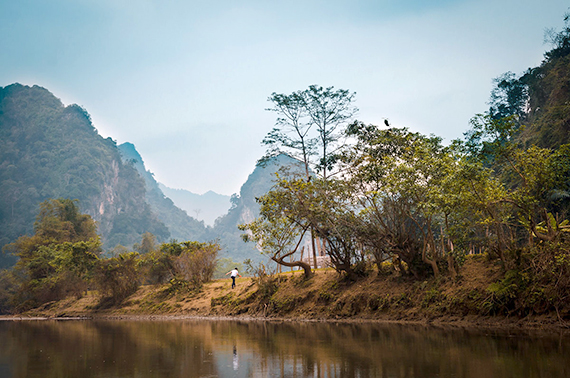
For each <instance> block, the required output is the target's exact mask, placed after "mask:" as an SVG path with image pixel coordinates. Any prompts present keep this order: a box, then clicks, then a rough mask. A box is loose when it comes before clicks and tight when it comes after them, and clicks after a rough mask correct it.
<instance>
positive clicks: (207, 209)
mask: <svg viewBox="0 0 570 378" xmlns="http://www.w3.org/2000/svg"><path fill="white" fill-rule="evenodd" d="M158 187H159V188H160V189H161V190H162V192H163V193H164V194H165V195H166V196H167V197H168V198H170V199H171V200H172V202H174V204H175V205H176V206H178V207H179V208H181V209H182V210H185V211H186V213H188V215H190V216H192V217H194V218H196V219H198V220H202V221H204V223H206V224H207V225H208V226H213V225H214V222H215V220H216V219H217V218H218V217H220V216H222V215H225V214H226V213H227V212H228V209H229V208H230V205H231V203H230V196H225V195H223V194H218V193H215V192H213V191H211V190H210V191H208V192H206V193H204V194H195V193H192V192H190V191H188V190H184V189H172V188H169V187H167V186H165V185H163V184H161V183H158Z"/></svg>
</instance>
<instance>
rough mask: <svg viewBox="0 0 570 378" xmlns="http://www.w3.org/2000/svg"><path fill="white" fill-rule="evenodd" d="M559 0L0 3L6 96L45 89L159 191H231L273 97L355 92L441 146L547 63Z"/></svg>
mask: <svg viewBox="0 0 570 378" xmlns="http://www.w3.org/2000/svg"><path fill="white" fill-rule="evenodd" d="M568 5H569V4H568V2H567V1H566V0H431V1H428V0H376V1H374V0H352V1H348V0H346V1H341V0H323V1H310V0H304V1H297V0H288V1H279V0H273V1H267V0H263V1H262V0H259V1H255V0H244V1H239V0H233V1H230V0H228V1H216V0H203V1H202V0H201V1H193V0H180V1H176V0H137V1H132V0H50V1H45V0H0V35H1V37H0V86H6V85H9V84H11V83H14V82H19V83H22V84H27V85H33V84H37V85H40V86H43V87H45V88H47V89H49V90H50V91H51V92H52V93H54V94H55V95H56V96H57V97H59V98H61V99H62V101H63V102H64V103H65V104H66V105H68V104H71V103H77V104H79V105H82V106H83V107H85V108H86V109H87V110H88V111H89V113H90V114H91V116H92V119H93V122H94V124H95V127H96V128H97V129H98V130H99V133H100V134H101V135H103V136H104V137H109V136H110V137H112V138H113V139H115V140H117V142H118V143H119V144H120V143H123V142H127V141H128V142H132V143H133V144H135V146H136V147H137V149H138V151H139V152H140V153H141V155H142V157H143V159H144V160H145V163H146V166H147V169H149V170H150V171H152V172H153V173H154V174H155V177H156V179H157V180H158V181H160V182H162V183H163V184H165V185H167V186H169V187H173V188H184V189H188V190H190V191H193V192H195V193H203V192H205V191H208V190H213V191H215V192H218V193H221V194H232V193H236V192H238V191H239V188H240V186H241V185H242V184H243V183H244V182H245V180H246V179H247V176H248V174H249V173H251V171H252V170H253V168H254V164H255V161H256V160H257V159H258V158H259V157H260V156H261V155H262V154H263V152H264V150H263V148H262V146H261V145H260V141H261V140H262V139H263V137H264V136H265V134H266V133H267V132H268V131H269V130H270V129H271V128H272V127H273V124H274V121H275V115H274V114H273V113H271V112H267V111H265V110H264V109H265V108H267V107H268V106H269V103H268V102H267V97H268V96H269V95H270V94H271V93H272V92H278V93H290V92H293V91H296V90H302V89H306V88H307V87H308V86H309V85H312V84H318V85H322V86H325V87H326V86H334V87H335V88H339V89H340V88H342V89H349V90H351V91H355V92H356V93H357V95H356V103H355V104H356V106H357V107H358V108H359V109H360V112H359V113H358V116H357V118H358V119H360V120H361V121H364V122H366V123H375V124H381V123H382V119H383V118H388V119H390V121H391V123H392V124H393V125H395V126H407V127H409V128H410V129H412V130H413V131H419V132H422V133H424V134H430V133H433V134H435V135H439V136H442V137H444V138H445V140H447V141H449V140H450V139H453V138H458V137H461V136H462V134H463V132H464V131H466V130H467V128H468V121H469V119H470V118H471V117H472V116H473V115H475V114H476V113H480V112H483V111H485V110H486V109H487V105H486V102H487V101H488V98H489V92H490V90H491V88H492V79H493V78H495V77H497V76H499V75H501V74H502V73H504V72H506V71H513V72H515V73H517V74H520V73H522V72H523V71H524V70H526V69H527V68H529V67H534V66H537V65H538V64H540V62H541V60H542V56H543V53H544V51H546V50H547V49H548V48H549V46H548V45H545V44H544V42H543V41H544V31H545V29H546V28H556V29H557V30H560V28H561V27H562V25H563V16H564V13H565V12H566V11H567V10H568Z"/></svg>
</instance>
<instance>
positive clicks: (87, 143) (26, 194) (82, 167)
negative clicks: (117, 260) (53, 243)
mask: <svg viewBox="0 0 570 378" xmlns="http://www.w3.org/2000/svg"><path fill="white" fill-rule="evenodd" d="M0 193H1V198H0V246H3V245H5V244H7V243H10V242H13V241H14V240H16V239H17V238H18V237H19V236H21V235H24V234H31V233H32V232H33V224H34V220H35V216H36V214H37V212H38V205H39V204H40V203H41V202H42V201H44V200H46V199H48V198H59V197H64V198H71V199H78V200H79V206H80V208H81V210H82V211H83V212H85V213H87V214H89V215H91V216H92V217H93V218H94V219H95V220H96V221H97V223H98V232H99V234H100V235H101V237H102V239H103V241H104V245H105V246H106V247H113V246H115V245H116V244H122V245H126V246H130V245H132V244H133V243H135V242H138V241H140V238H141V235H142V234H143V233H144V232H151V233H153V234H154V235H155V236H156V237H157V239H158V240H159V241H167V240H168V239H169V238H170V237H171V233H170V231H169V230H168V228H167V227H166V225H165V224H164V223H163V222H162V221H160V220H159V218H158V216H157V213H156V212H155V211H154V210H153V207H152V206H151V205H150V204H149V203H148V202H147V199H146V197H145V182H144V180H143V179H142V178H141V176H140V175H139V174H138V172H137V170H136V169H135V167H134V166H133V164H131V163H125V162H123V160H122V159H121V155H120V153H119V149H118V148H117V145H116V143H115V142H114V141H113V140H112V139H111V138H107V139H104V138H103V137H101V136H100V135H99V134H98V133H97V130H96V129H95V128H94V127H93V124H92V123H91V117H90V116H89V114H88V113H87V111H86V110H85V109H83V108H82V107H80V106H78V105H75V104H74V105H69V106H64V105H63V104H62V102H61V101H60V100H59V99H58V98H56V97H55V96H54V95H53V94H52V93H50V92H49V91H48V90H47V89H44V88H42V87H39V86H33V87H29V86H24V85H20V84H13V85H9V86H7V87H4V88H1V87H0ZM0 263H1V262H0Z"/></svg>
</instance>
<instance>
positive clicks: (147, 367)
mask: <svg viewBox="0 0 570 378" xmlns="http://www.w3.org/2000/svg"><path fill="white" fill-rule="evenodd" d="M0 377H42V378H47V377H58V378H61V377H81V378H84V377H140V378H146V377H186V378H187V377H384V378H388V377H390V378H392V377H393V378H404V377H409V378H427V377H457V378H476V377H477V378H483V377H484V378H495V377H496V378H499V377H500V378H508V377H544V378H557V377H570V338H569V337H568V336H561V335H556V334H532V333H528V332H527V333H515V332H506V331H502V332H498V331H496V332H494V331H478V330H465V329H452V330H451V329H440V328H435V327H428V326H421V325H402V324H380V323H364V324H360V323H359V324H353V323H348V324H347V323H315V322H263V321H236V320H198V319H185V320H164V319H162V320H66V321H56V320H46V321H35V320H32V321H0Z"/></svg>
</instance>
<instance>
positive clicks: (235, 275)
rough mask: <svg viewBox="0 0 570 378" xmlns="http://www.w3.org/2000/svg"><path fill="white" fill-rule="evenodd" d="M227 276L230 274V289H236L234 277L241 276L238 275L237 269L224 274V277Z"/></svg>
mask: <svg viewBox="0 0 570 378" xmlns="http://www.w3.org/2000/svg"><path fill="white" fill-rule="evenodd" d="M228 274H231V276H230V277H231V278H232V289H233V288H234V287H236V277H237V276H240V277H241V274H239V272H238V268H234V269H233V270H230V271H229V272H227V273H226V276H227V275H228Z"/></svg>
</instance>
